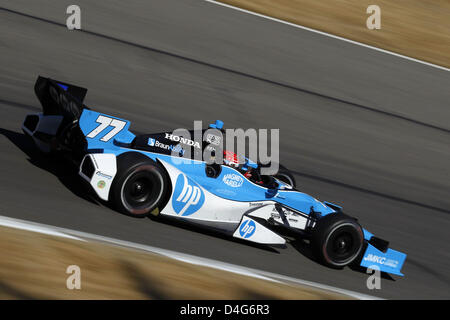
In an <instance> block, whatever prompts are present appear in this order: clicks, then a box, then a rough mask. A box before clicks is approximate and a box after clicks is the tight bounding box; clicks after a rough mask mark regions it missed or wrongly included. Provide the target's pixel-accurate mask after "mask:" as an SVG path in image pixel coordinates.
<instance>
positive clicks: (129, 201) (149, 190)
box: [110, 152, 170, 217]
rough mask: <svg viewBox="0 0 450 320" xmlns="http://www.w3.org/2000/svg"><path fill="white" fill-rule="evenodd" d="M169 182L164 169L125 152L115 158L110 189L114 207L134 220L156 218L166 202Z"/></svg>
mask: <svg viewBox="0 0 450 320" xmlns="http://www.w3.org/2000/svg"><path fill="white" fill-rule="evenodd" d="M169 189H170V181H169V178H168V176H167V173H166V171H165V170H164V168H163V167H162V166H161V165H160V164H158V163H157V162H155V161H153V160H151V159H149V158H148V157H146V156H144V155H142V154H140V153H137V152H127V153H124V154H122V155H120V156H118V157H117V174H116V176H115V177H114V181H113V183H112V186H111V190H110V198H111V201H112V203H113V205H114V206H115V208H116V209H117V210H119V211H121V212H123V213H125V214H128V215H130V216H134V217H146V216H147V215H149V214H150V213H151V214H154V215H157V214H158V213H159V212H160V211H161V210H162V207H163V206H164V205H165V204H166V203H167V198H168V197H167V195H168V194H170V193H169Z"/></svg>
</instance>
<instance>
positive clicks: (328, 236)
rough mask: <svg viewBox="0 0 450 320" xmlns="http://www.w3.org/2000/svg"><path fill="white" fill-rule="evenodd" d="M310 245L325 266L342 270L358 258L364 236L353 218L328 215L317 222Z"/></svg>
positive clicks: (341, 214) (338, 214) (339, 214)
mask: <svg viewBox="0 0 450 320" xmlns="http://www.w3.org/2000/svg"><path fill="white" fill-rule="evenodd" d="M311 245H312V248H313V252H314V254H315V255H316V257H317V258H318V259H319V260H320V261H321V262H323V263H324V264H325V265H327V266H329V267H334V268H342V267H344V266H347V265H349V264H351V263H352V262H353V261H355V259H357V258H358V256H359V254H360V252H361V250H362V248H363V245H364V234H363V231H362V228H361V226H360V225H359V224H358V223H357V222H356V220H355V219H354V218H351V217H349V216H347V215H345V214H343V213H335V214H333V213H332V214H329V215H327V216H325V217H323V218H321V219H320V220H318V221H317V223H316V226H315V227H314V229H313V230H312V237H311Z"/></svg>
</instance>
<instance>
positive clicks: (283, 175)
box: [274, 164, 297, 188]
mask: <svg viewBox="0 0 450 320" xmlns="http://www.w3.org/2000/svg"><path fill="white" fill-rule="evenodd" d="M274 178H277V179H278V180H281V181H282V182H284V183H287V184H288V185H290V186H291V187H293V188H295V187H296V186H297V182H296V181H295V178H294V176H293V175H292V173H291V171H289V169H287V168H286V167H284V166H282V165H281V164H280V166H279V169H278V172H277V174H275V175H274Z"/></svg>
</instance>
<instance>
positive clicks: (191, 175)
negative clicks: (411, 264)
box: [22, 76, 406, 276]
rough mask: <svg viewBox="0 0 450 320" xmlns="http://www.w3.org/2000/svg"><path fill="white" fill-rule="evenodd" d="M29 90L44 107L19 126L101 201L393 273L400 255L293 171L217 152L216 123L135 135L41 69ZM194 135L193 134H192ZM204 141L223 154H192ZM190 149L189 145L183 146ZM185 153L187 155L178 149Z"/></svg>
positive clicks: (336, 263) (81, 91) (219, 126)
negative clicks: (301, 244)
mask: <svg viewBox="0 0 450 320" xmlns="http://www.w3.org/2000/svg"><path fill="white" fill-rule="evenodd" d="M34 89H35V93H36V95H37V97H38V99H39V101H40V103H41V105H42V109H43V111H42V112H41V113H37V114H29V115H27V116H26V117H25V120H24V122H23V125H22V130H23V131H24V133H25V134H26V135H28V136H30V137H31V138H32V140H33V141H34V143H35V145H36V147H37V148H38V149H39V150H40V151H42V152H44V153H50V154H53V153H57V154H61V155H64V157H66V158H68V159H70V160H71V161H72V162H73V163H75V164H76V166H77V167H78V168H79V169H78V170H79V172H78V173H79V176H80V177H81V178H82V179H84V180H85V181H86V182H87V183H86V184H87V185H88V187H89V188H90V189H91V191H92V190H93V191H94V192H93V193H95V196H96V197H98V198H99V199H101V201H104V202H108V203H110V204H111V205H112V206H113V207H114V208H115V209H116V210H118V211H120V212H123V213H125V214H127V215H130V216H135V217H146V216H148V215H154V216H167V217H172V218H175V219H181V220H183V221H188V222H189V223H194V224H198V225H201V226H203V227H206V228H211V229H214V230H216V231H219V232H223V233H225V234H227V235H229V236H230V237H233V238H238V239H241V240H244V241H250V242H254V243H258V244H262V245H268V246H286V241H287V240H286V239H289V237H292V236H293V237H294V238H298V239H307V242H309V244H310V246H311V249H312V251H313V252H314V254H315V256H316V257H317V260H318V261H320V262H321V263H322V264H324V265H326V266H329V267H332V268H343V267H345V266H348V265H356V266H360V267H363V268H371V269H378V270H380V271H382V272H386V273H389V274H394V275H400V276H403V274H402V273H401V269H402V266H403V264H404V261H405V259H406V254H404V253H402V252H399V251H396V250H393V249H391V248H390V247H389V242H388V241H386V240H383V239H381V238H379V237H376V236H374V235H373V234H372V233H370V232H369V231H367V230H366V229H364V228H363V227H361V225H360V224H359V223H358V220H357V219H356V218H354V217H351V216H349V215H347V214H345V213H344V212H343V209H342V207H340V206H338V205H336V204H333V203H330V202H327V201H319V200H317V199H316V198H314V197H312V196H310V195H308V194H306V193H303V192H301V191H300V190H298V188H297V187H296V182H295V177H294V175H293V174H292V173H291V172H290V171H289V170H288V169H287V168H285V167H283V166H281V165H280V166H279V169H278V171H277V172H276V173H275V174H273V175H263V174H261V168H262V167H263V165H262V164H260V163H257V162H252V161H251V160H250V159H247V158H244V159H245V160H244V161H243V162H240V161H236V157H235V156H236V155H235V154H233V153H230V152H228V151H223V150H219V149H215V146H216V145H217V143H216V142H217V141H218V139H220V138H221V136H220V135H219V134H217V135H215V134H214V131H212V133H211V131H210V130H216V131H217V132H218V133H219V132H220V131H221V130H223V122H222V121H219V120H218V121H216V122H215V123H214V124H211V125H210V126H209V128H208V129H207V130H209V131H206V130H204V129H202V131H201V134H200V136H201V139H200V141H198V139H192V138H189V137H184V136H180V135H177V134H176V133H174V132H163V133H151V134H137V133H133V132H132V131H130V130H129V128H130V121H128V120H125V119H121V118H118V117H114V116H111V115H107V114H103V113H100V112H96V111H94V110H92V109H91V108H89V107H88V106H86V105H85V104H83V100H84V98H85V95H86V93H87V89H85V88H82V87H78V86H75V85H72V84H68V83H64V82H61V81H57V80H53V79H50V78H45V77H41V76H39V77H38V79H37V81H36V84H35V87H34ZM190 133H192V131H191V132H190ZM205 148H212V150H213V151H214V152H212V153H211V154H214V153H221V154H222V152H223V154H224V158H223V161H222V162H221V163H210V162H207V161H205V160H204V159H202V160H197V159H196V158H195V157H194V155H195V154H196V153H198V152H202V151H204V150H205ZM187 151H189V152H187ZM185 153H189V154H190V156H188V157H186V156H184V155H185Z"/></svg>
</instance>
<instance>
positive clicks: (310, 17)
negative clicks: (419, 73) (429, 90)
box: [219, 0, 450, 67]
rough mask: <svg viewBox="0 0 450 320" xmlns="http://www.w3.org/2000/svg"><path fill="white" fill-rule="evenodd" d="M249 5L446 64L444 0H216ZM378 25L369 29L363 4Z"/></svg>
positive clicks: (447, 5)
mask: <svg viewBox="0 0 450 320" xmlns="http://www.w3.org/2000/svg"><path fill="white" fill-rule="evenodd" d="M219 1H221V2H224V3H227V4H231V5H233V6H237V7H241V8H244V9H247V10H250V11H254V12H258V13H262V14H264V15H268V16H272V17H275V18H278V19H282V20H285V21H289V22H293V23H296V24H300V25H304V26H307V27H310V28H314V29H317V30H321V31H325V32H328V33H332V34H335V35H339V36H342V37H345V38H348V39H352V40H356V41H359V42H362V43H366V44H369V45H372V46H376V47H379V48H383V49H386V50H390V51H394V52H397V53H400V54H403V55H406V56H410V57H413V58H416V59H421V60H425V61H428V62H431V63H434V64H438V65H442V66H446V67H450V1H449V0H395V1H392V0H320V1H318V0H317V1H316V0H276V1H275V0H219ZM372 4H374V5H378V6H379V7H380V8H381V29H380V30H369V29H367V27H366V20H367V18H368V17H369V14H367V13H366V9H367V7H368V6H369V5H372Z"/></svg>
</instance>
